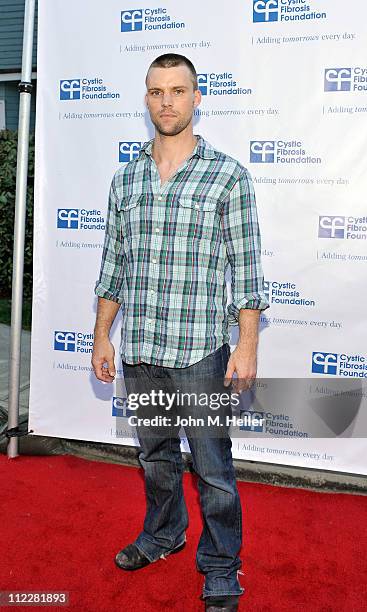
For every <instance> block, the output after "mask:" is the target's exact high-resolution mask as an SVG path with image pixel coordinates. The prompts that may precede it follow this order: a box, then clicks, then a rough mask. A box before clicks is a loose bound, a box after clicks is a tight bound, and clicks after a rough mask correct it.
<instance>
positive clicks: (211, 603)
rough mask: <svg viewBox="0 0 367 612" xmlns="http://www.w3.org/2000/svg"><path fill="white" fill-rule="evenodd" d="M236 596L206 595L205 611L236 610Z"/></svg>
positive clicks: (228, 611) (233, 611)
mask: <svg viewBox="0 0 367 612" xmlns="http://www.w3.org/2000/svg"><path fill="white" fill-rule="evenodd" d="M237 611H238V597H237V596H235V595H231V596H223V597H219V596H218V597H207V598H206V599H205V612H237Z"/></svg>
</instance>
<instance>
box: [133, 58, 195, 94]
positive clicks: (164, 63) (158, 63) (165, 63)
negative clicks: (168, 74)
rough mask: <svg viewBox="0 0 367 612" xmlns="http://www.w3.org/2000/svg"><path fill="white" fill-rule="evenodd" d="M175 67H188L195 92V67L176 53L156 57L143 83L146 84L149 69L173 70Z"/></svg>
mask: <svg viewBox="0 0 367 612" xmlns="http://www.w3.org/2000/svg"><path fill="white" fill-rule="evenodd" d="M176 66H187V67H188V69H189V70H190V72H191V76H192V83H193V86H194V90H196V89H197V88H198V77H197V74H196V70H195V66H194V64H193V63H192V62H190V60H189V59H188V58H187V57H185V56H184V55H179V54H178V53H165V54H164V55H160V56H159V57H156V58H155V60H153V62H152V63H151V64H150V66H149V68H148V72H147V76H146V79H145V83H146V82H147V79H148V73H149V70H150V69H151V68H175V67H176Z"/></svg>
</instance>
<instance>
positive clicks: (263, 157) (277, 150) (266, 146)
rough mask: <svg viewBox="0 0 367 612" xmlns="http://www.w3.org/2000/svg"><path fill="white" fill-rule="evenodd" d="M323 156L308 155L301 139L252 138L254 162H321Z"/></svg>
mask: <svg viewBox="0 0 367 612" xmlns="http://www.w3.org/2000/svg"><path fill="white" fill-rule="evenodd" d="M321 161H322V160H321V157H314V156H313V155H308V154H307V151H306V149H305V147H304V145H303V143H302V141H301V140H251V141H250V163H252V164H321Z"/></svg>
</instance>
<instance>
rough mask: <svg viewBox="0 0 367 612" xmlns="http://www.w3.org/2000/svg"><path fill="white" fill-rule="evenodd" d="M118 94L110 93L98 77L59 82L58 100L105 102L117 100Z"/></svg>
mask: <svg viewBox="0 0 367 612" xmlns="http://www.w3.org/2000/svg"><path fill="white" fill-rule="evenodd" d="M118 98H120V94H119V93H118V92H117V91H112V90H111V88H110V87H108V86H107V85H105V84H104V81H103V79H101V78H99V77H94V78H92V79H89V78H85V77H83V78H80V79H63V80H62V81H60V100H63V101H66V100H69V101H70V100H84V101H86V100H106V99H118Z"/></svg>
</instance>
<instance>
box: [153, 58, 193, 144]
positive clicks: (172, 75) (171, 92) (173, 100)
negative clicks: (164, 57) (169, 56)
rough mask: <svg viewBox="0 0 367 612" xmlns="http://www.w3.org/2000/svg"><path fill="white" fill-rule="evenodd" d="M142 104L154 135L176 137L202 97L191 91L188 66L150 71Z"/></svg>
mask: <svg viewBox="0 0 367 612" xmlns="http://www.w3.org/2000/svg"><path fill="white" fill-rule="evenodd" d="M145 101H146V104H147V107H148V110H149V114H150V118H151V120H152V123H153V125H154V126H155V128H156V130H157V132H159V133H160V134H162V135H164V136H176V135H177V134H180V133H181V132H182V131H183V130H184V129H185V128H187V126H188V125H190V123H191V121H192V116H193V112H194V109H195V108H196V107H197V106H198V104H200V101H201V93H200V91H199V90H196V91H194V86H193V82H192V76H191V72H190V70H189V69H188V67H187V66H185V65H182V66H175V67H172V68H151V69H150V70H149V72H148V77H147V93H146V95H145Z"/></svg>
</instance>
